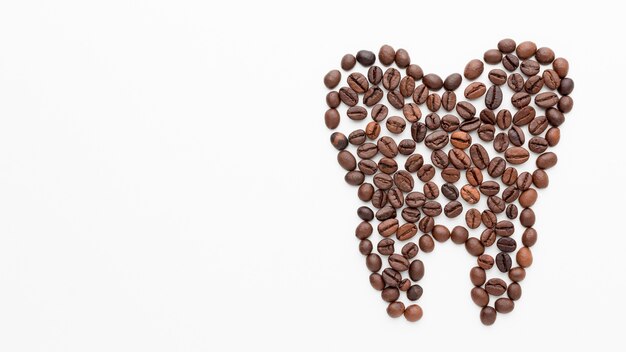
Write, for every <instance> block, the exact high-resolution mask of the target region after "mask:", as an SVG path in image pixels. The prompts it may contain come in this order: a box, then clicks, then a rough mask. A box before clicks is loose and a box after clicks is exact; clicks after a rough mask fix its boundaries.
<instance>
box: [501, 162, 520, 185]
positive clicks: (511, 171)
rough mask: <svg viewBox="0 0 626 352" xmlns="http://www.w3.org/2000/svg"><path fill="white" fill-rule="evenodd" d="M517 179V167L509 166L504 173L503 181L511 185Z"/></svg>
mask: <svg viewBox="0 0 626 352" xmlns="http://www.w3.org/2000/svg"><path fill="white" fill-rule="evenodd" d="M515 181H517V169H515V168H514V167H507V168H506V169H505V170H504V173H503V174H502V183H504V184H505V185H507V186H510V185H512V184H514V183H515Z"/></svg>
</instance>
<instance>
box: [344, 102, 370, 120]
mask: <svg viewBox="0 0 626 352" xmlns="http://www.w3.org/2000/svg"><path fill="white" fill-rule="evenodd" d="M346 115H348V117H349V118H350V119H352V120H357V121H358V120H363V119H364V118H366V117H367V110H365V108H364V107H361V106H353V107H350V108H349V109H348V111H347V112H346Z"/></svg>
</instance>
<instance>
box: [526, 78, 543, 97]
mask: <svg viewBox="0 0 626 352" xmlns="http://www.w3.org/2000/svg"><path fill="white" fill-rule="evenodd" d="M541 88H543V79H542V78H541V77H539V76H532V77H530V78H528V80H526V83H524V90H525V91H526V92H527V93H530V94H537V93H539V91H540V90H541Z"/></svg>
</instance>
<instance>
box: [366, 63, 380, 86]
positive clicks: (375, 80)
mask: <svg viewBox="0 0 626 352" xmlns="http://www.w3.org/2000/svg"><path fill="white" fill-rule="evenodd" d="M367 80H368V81H370V83H371V84H379V83H380V82H382V80H383V69H382V68H380V67H378V66H372V67H370V68H369V69H368V70H367Z"/></svg>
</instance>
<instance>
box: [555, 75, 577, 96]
mask: <svg viewBox="0 0 626 352" xmlns="http://www.w3.org/2000/svg"><path fill="white" fill-rule="evenodd" d="M573 91H574V81H573V80H572V79H571V78H563V79H562V80H561V84H560V85H559V93H561V94H562V95H570V94H571V93H572V92H573Z"/></svg>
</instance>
